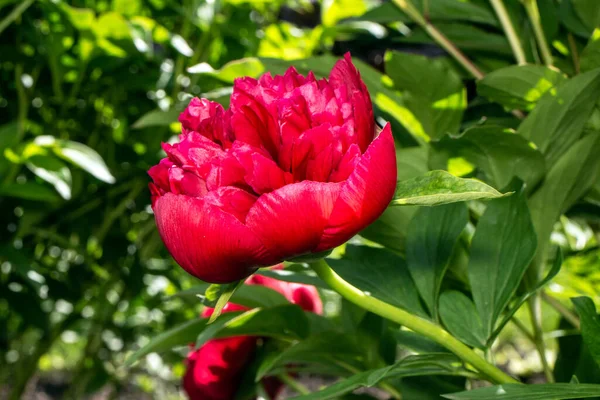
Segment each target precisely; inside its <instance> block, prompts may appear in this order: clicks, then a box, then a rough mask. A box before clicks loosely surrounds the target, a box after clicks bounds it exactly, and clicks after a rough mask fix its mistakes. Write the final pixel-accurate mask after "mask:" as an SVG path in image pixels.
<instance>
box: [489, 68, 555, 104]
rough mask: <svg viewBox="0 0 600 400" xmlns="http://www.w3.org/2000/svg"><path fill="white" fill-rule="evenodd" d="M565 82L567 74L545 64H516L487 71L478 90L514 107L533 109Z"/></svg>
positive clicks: (496, 100)
mask: <svg viewBox="0 0 600 400" xmlns="http://www.w3.org/2000/svg"><path fill="white" fill-rule="evenodd" d="M564 81H565V77H564V75H563V74H561V73H560V72H558V71H556V70H553V69H550V68H547V67H544V66H541V65H512V66H510V67H506V68H501V69H498V70H496V71H493V72H491V73H489V74H487V75H486V76H485V77H484V78H483V79H481V80H480V81H478V82H477V92H478V93H479V94H480V95H481V96H484V97H487V98H488V99H490V100H492V101H495V102H497V103H500V104H502V105H503V106H504V107H507V108H509V109H511V110H512V109H522V110H528V111H529V110H531V109H533V107H535V105H536V103H537V102H538V100H539V99H540V98H541V97H542V96H543V95H544V94H545V93H546V92H548V91H549V90H550V89H552V88H555V87H556V86H557V85H559V84H560V83H562V82H564Z"/></svg>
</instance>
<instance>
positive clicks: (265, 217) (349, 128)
mask: <svg viewBox="0 0 600 400" xmlns="http://www.w3.org/2000/svg"><path fill="white" fill-rule="evenodd" d="M179 120H180V121H181V123H182V127H183V128H182V129H183V133H182V134H181V135H180V138H179V139H180V141H179V143H176V144H173V145H170V144H164V145H163V148H164V150H165V151H166V153H167V155H168V158H165V159H163V160H162V161H161V162H160V163H159V164H158V165H156V166H154V167H152V168H151V169H150V171H149V174H150V176H151V177H152V179H153V183H151V184H150V190H151V193H152V206H153V209H154V212H155V216H156V222H157V225H158V230H159V232H160V235H161V237H162V239H163V241H164V243H165V245H166V247H167V249H168V250H169V252H170V253H171V254H172V255H173V258H174V259H175V260H176V261H177V262H178V263H179V265H181V266H182V267H183V268H184V269H185V270H186V271H187V272H189V273H190V274H192V275H194V276H196V277H198V278H200V279H202V280H205V281H208V282H216V283H225V282H232V281H235V280H239V279H243V278H245V277H247V276H249V275H250V274H251V273H252V272H254V271H255V270H256V269H257V268H258V267H261V266H267V265H272V264H275V263H277V262H281V261H283V260H286V259H290V258H293V257H296V256H300V255H305V254H310V253H318V252H322V251H325V250H329V249H332V248H334V247H336V246H339V245H340V244H343V243H344V242H346V241H347V240H348V239H350V238H351V237H352V236H354V235H355V234H356V233H358V232H359V231H360V230H362V229H363V228H365V227H366V226H367V225H369V224H370V223H371V222H373V221H374V220H375V219H376V218H377V217H379V215H380V214H381V213H382V212H383V211H384V210H385V208H386V207H387V206H388V204H389V202H390V201H391V199H392V197H393V194H394V189H395V187H396V153H395V150H394V140H393V138H392V133H391V129H390V126H389V124H388V125H386V126H385V127H384V128H383V130H382V131H381V133H379V135H376V129H375V122H374V118H373V107H372V105H371V100H370V98H369V93H368V92H367V88H366V87H365V85H364V83H363V82H362V80H361V78H360V74H359V73H358V71H357V70H356V68H355V67H354V65H353V64H352V61H351V59H350V55H349V54H346V56H345V57H344V59H343V60H340V61H338V62H337V63H336V65H335V66H334V67H333V70H332V71H331V74H330V76H329V80H327V79H321V80H317V79H316V78H315V77H314V75H313V74H312V73H309V74H308V76H306V77H305V76H303V75H301V74H299V73H298V72H297V71H296V70H295V69H294V68H293V67H292V68H290V69H288V70H287V72H286V73H285V74H284V75H283V76H279V75H277V76H274V77H273V76H271V75H270V74H269V73H267V74H265V75H263V76H262V77H260V79H258V80H255V79H251V78H241V79H237V80H236V81H235V83H234V88H233V94H232V96H231V105H230V108H229V109H227V110H224V109H223V108H222V107H221V106H220V105H219V104H217V103H213V102H211V101H208V100H206V99H201V100H200V99H197V98H196V99H193V100H192V101H191V102H190V104H189V106H188V107H187V109H186V110H185V111H184V112H183V113H182V114H181V116H180V118H179Z"/></svg>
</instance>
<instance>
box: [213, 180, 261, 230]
mask: <svg viewBox="0 0 600 400" xmlns="http://www.w3.org/2000/svg"><path fill="white" fill-rule="evenodd" d="M203 200H204V201H205V202H206V203H208V204H212V205H213V206H217V207H219V208H220V209H221V210H223V211H225V212H226V213H228V214H231V215H233V216H234V217H236V218H237V219H238V221H240V222H241V223H244V222H245V221H246V215H247V214H248V211H249V210H250V208H251V207H252V206H253V205H254V203H255V202H256V196H254V195H252V194H250V193H248V192H246V191H245V190H242V189H240V188H237V187H233V186H224V187H220V188H218V189H217V190H213V191H212V192H209V193H208V194H207V195H206V196H205V197H204V198H203Z"/></svg>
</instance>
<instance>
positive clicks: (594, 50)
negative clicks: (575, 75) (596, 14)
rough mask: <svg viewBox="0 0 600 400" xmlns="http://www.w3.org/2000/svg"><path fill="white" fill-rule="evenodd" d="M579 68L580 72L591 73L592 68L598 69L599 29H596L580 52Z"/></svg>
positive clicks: (599, 58)
mask: <svg viewBox="0 0 600 400" xmlns="http://www.w3.org/2000/svg"><path fill="white" fill-rule="evenodd" d="M579 68H580V69H581V72H587V71H591V70H593V69H594V68H600V28H596V30H594V33H593V34H592V37H590V40H589V42H588V44H587V46H585V48H584V49H583V51H582V52H581V58H580V59H579Z"/></svg>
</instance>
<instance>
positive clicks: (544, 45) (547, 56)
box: [523, 0, 553, 67]
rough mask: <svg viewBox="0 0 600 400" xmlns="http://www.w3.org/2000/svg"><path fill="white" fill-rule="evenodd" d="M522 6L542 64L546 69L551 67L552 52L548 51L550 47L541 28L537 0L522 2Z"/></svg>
mask: <svg viewBox="0 0 600 400" xmlns="http://www.w3.org/2000/svg"><path fill="white" fill-rule="evenodd" d="M523 5H524V6H525V10H526V11H527V16H528V17H529V21H531V26H532V27H533V33H534V34H535V39H536V40H537V43H538V46H539V48H540V52H541V53H542V59H543V60H544V64H546V66H548V67H551V66H552V63H553V61H552V52H551V51H550V47H549V46H548V42H547V41H546V35H544V29H543V28H542V18H541V17H540V10H539V8H538V5H537V0H523Z"/></svg>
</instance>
